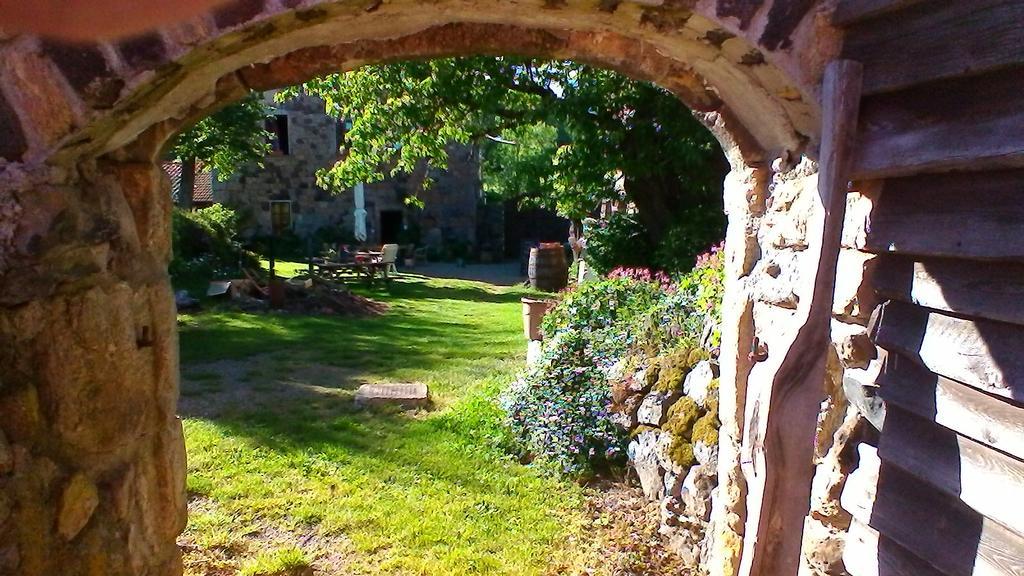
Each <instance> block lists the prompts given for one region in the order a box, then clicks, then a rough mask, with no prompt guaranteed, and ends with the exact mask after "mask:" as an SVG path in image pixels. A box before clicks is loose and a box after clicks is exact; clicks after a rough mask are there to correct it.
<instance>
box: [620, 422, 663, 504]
mask: <svg viewBox="0 0 1024 576" xmlns="http://www.w3.org/2000/svg"><path fill="white" fill-rule="evenodd" d="M657 436H658V434H657V432H654V431H652V430H648V431H645V432H641V433H640V434H637V436H636V438H634V439H633V440H632V441H630V443H629V446H627V448H626V455H627V456H628V457H629V461H630V462H631V463H632V464H633V469H634V470H636V474H637V477H638V478H639V479H640V486H641V487H642V488H643V491H644V496H646V497H647V499H648V500H652V501H653V500H660V499H661V498H662V497H663V496H664V495H665V484H664V482H665V477H664V470H662V468H661V465H660V464H659V463H658V456H657V444H658V438H657Z"/></svg>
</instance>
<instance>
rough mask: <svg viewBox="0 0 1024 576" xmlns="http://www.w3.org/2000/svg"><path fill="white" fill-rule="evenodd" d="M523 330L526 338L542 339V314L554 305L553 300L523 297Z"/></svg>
mask: <svg viewBox="0 0 1024 576" xmlns="http://www.w3.org/2000/svg"><path fill="white" fill-rule="evenodd" d="M522 303H523V332H524V333H525V334H526V339H527V340H543V339H544V335H543V334H541V331H540V326H541V323H542V322H543V321H544V315H545V314H547V313H548V310H551V309H552V308H554V307H555V304H557V302H555V301H554V300H549V299H542V298H523V299H522Z"/></svg>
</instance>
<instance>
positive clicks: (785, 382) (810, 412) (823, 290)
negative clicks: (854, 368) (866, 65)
mask: <svg viewBox="0 0 1024 576" xmlns="http://www.w3.org/2000/svg"><path fill="white" fill-rule="evenodd" d="M861 78H862V66H861V65H860V64H859V63H857V62H853V61H849V60H837V61H833V62H832V63H830V64H829V65H828V67H827V68H826V70H825V76H824V80H823V86H822V112H823V119H822V133H821V152H820V157H819V162H818V165H819V168H818V169H819V171H818V195H819V197H820V200H821V207H822V212H823V217H822V218H820V219H819V220H818V221H816V222H813V223H810V224H809V227H808V239H809V241H810V244H811V246H810V247H809V248H808V250H809V251H812V253H814V254H815V255H816V256H817V267H816V270H815V273H814V276H813V278H807V279H806V280H807V281H808V282H811V283H812V285H811V286H810V290H811V298H810V299H808V302H809V303H808V304H803V303H801V307H800V309H798V311H797V317H796V320H795V322H794V324H793V325H792V327H791V328H790V329H788V330H785V333H784V334H783V335H781V336H780V337H778V338H777V339H775V340H774V341H773V342H770V343H769V345H770V347H769V352H768V358H767V359H766V360H765V361H764V362H762V363H760V364H758V365H756V366H755V368H754V370H753V371H752V372H751V377H750V381H749V383H748V390H749V391H750V392H749V397H748V402H747V409H746V419H745V420H746V421H745V423H744V428H745V430H744V441H743V445H744V446H743V450H744V459H745V460H746V462H745V464H746V465H747V466H746V468H745V473H746V475H747V524H746V529H745V538H744V548H743V557H742V560H741V563H740V572H739V573H740V576H795V575H796V574H797V571H798V569H799V565H800V546H801V542H802V534H803V525H804V517H805V516H806V515H807V513H808V511H809V508H810V492H811V479H812V477H813V474H814V465H813V458H814V434H815V429H816V424H817V415H818V410H819V407H820V405H821V401H822V400H823V398H824V383H825V358H826V351H827V347H828V346H829V345H830V330H829V328H830V322H831V314H832V300H833V298H834V296H835V280H836V265H837V261H838V259H839V248H840V243H841V239H842V231H843V220H844V217H845V214H846V198H847V193H848V189H849V188H848V187H849V175H850V168H851V166H852V158H853V155H854V152H855V150H854V146H855V140H856V134H857V120H858V113H859V105H860V98H861Z"/></svg>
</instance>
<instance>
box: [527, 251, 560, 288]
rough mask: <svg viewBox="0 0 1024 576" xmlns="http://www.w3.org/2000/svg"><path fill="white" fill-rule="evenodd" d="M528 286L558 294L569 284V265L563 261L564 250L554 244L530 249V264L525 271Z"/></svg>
mask: <svg viewBox="0 0 1024 576" xmlns="http://www.w3.org/2000/svg"><path fill="white" fill-rule="evenodd" d="M527 276H529V278H530V286H532V287H533V288H534V289H536V290H543V291H545V292H558V291H559V290H561V289H563V288H565V286H566V285H567V284H568V282H569V264H568V263H567V262H566V259H565V248H563V247H562V245H561V244H559V243H556V242H550V243H542V244H541V245H540V246H537V247H536V248H531V249H530V264H529V266H528V270H527Z"/></svg>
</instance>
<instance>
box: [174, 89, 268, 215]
mask: <svg viewBox="0 0 1024 576" xmlns="http://www.w3.org/2000/svg"><path fill="white" fill-rule="evenodd" d="M269 113H270V108H269V107H268V106H267V105H266V104H265V103H264V101H263V98H262V96H261V95H260V94H259V93H256V92H253V93H250V94H249V95H248V96H246V97H245V98H244V99H242V100H240V101H238V102H235V103H234V104H230V105H228V106H226V107H224V108H222V109H221V110H219V111H217V112H215V113H214V114H211V115H210V116H207V117H206V118H203V119H202V120H200V121H199V122H197V123H196V124H194V125H193V126H192V127H191V128H189V129H188V130H185V131H184V132H182V133H180V134H179V135H178V136H177V138H175V140H174V142H173V144H172V145H171V151H170V155H171V156H172V157H173V158H174V159H176V160H179V161H181V163H182V186H181V190H180V192H179V193H180V194H181V198H179V199H178V200H179V204H183V205H185V206H191V204H192V190H193V187H194V184H195V182H194V174H195V167H196V162H197V161H198V162H202V165H203V169H204V170H216V171H217V178H218V179H219V180H226V179H227V178H229V177H230V176H231V175H232V174H233V173H235V171H237V170H238V169H239V168H241V167H242V166H244V165H245V164H248V163H251V162H256V163H260V164H261V163H262V161H263V158H264V156H266V155H267V153H268V152H269V151H270V136H271V134H270V133H269V132H267V131H266V130H264V128H263V125H264V121H265V120H266V118H267V116H268V115H269ZM261 165H262V164H261ZM186 172H187V174H186Z"/></svg>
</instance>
